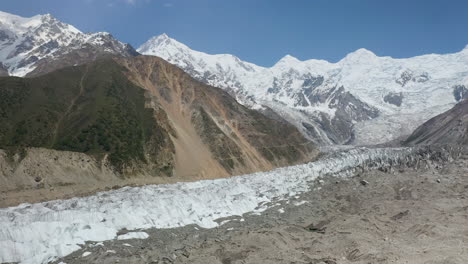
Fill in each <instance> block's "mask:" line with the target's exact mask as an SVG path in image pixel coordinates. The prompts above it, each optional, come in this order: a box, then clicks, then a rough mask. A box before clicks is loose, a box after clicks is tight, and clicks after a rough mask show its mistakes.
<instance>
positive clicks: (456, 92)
mask: <svg viewBox="0 0 468 264" xmlns="http://www.w3.org/2000/svg"><path fill="white" fill-rule="evenodd" d="M453 96H454V97H455V100H457V102H460V101H461V100H463V99H468V89H467V88H466V86H465V85H455V86H454V87H453Z"/></svg>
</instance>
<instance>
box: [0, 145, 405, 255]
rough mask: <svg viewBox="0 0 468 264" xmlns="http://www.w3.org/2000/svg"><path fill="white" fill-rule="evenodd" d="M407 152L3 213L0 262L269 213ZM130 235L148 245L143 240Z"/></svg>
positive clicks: (359, 154) (352, 156)
mask: <svg viewBox="0 0 468 264" xmlns="http://www.w3.org/2000/svg"><path fill="white" fill-rule="evenodd" d="M410 152H411V150H410V149H408V148H398V149H365V148H361V149H354V150H350V151H346V152H343V153H341V154H337V155H335V156H333V157H330V158H326V159H323V160H319V161H316V162H311V163H308V164H303V165H298V166H292V167H285V168H279V169H275V170H272V171H269V172H261V173H254V174H250V175H243V176H236V177H231V178H225V179H217V180H204V181H198V182H189V183H176V184H167V185H151V186H144V187H125V188H122V189H119V190H114V191H108V192H101V193H98V194H96V195H93V196H89V197H80V198H73V199H68V200H55V201H50V202H44V203H37V204H22V205H19V206H17V207H10V208H4V209H0V262H20V263H47V262H48V261H51V260H54V259H56V258H57V257H61V256H65V255H68V254H70V253H72V252H73V251H76V250H78V249H80V247H79V246H78V245H80V244H84V243H85V241H105V240H111V239H115V238H116V235H117V232H118V231H119V230H121V229H123V228H126V229H128V230H136V229H146V228H172V227H179V226H184V225H189V224H197V225H199V226H201V227H204V228H212V227H216V226H217V225H218V224H217V222H215V220H216V219H218V218H221V217H227V216H232V215H242V214H244V213H248V212H257V213H258V212H262V211H264V210H265V209H267V206H268V205H266V203H268V202H271V201H274V200H278V199H279V200H281V199H287V198H288V197H290V196H296V195H298V194H300V193H302V192H305V191H307V190H310V188H311V186H312V185H311V184H310V182H311V181H313V180H314V179H316V178H317V177H318V176H323V175H329V174H334V175H338V176H347V175H349V174H350V172H349V171H348V169H351V168H354V167H356V166H359V165H362V164H363V163H364V162H366V161H370V160H377V159H378V160H385V159H388V160H391V159H397V158H400V157H404V156H406V155H408V154H409V153H410ZM129 236H134V237H140V238H145V237H146V236H145V235H144V233H142V232H140V233H136V234H130V235H129Z"/></svg>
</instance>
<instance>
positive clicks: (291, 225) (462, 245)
mask: <svg viewBox="0 0 468 264" xmlns="http://www.w3.org/2000/svg"><path fill="white" fill-rule="evenodd" d="M315 186H316V188H315V189H314V190H312V191H310V192H308V193H304V194H303V195H301V196H297V197H294V198H293V199H292V200H289V201H283V202H278V203H277V204H275V206H274V207H272V208H270V209H268V210H267V211H265V212H263V213H262V214H261V215H255V214H246V215H243V216H237V217H231V218H229V219H220V222H225V221H227V220H229V221H228V222H225V223H224V224H223V225H221V226H220V227H218V228H214V229H202V228H200V227H198V226H194V225H191V226H186V227H182V228H175V229H162V230H161V229H150V230H143V231H144V232H146V233H148V234H149V237H148V238H147V239H131V240H113V241H107V242H103V243H93V242H89V243H88V244H87V245H85V246H83V249H82V250H80V251H77V252H74V253H73V254H71V255H69V256H67V257H65V258H63V259H60V260H58V261H56V263H60V262H62V263H68V264H71V263H102V264H107V263H220V264H234V263H327V264H332V263H425V264H429V263H430V264H436V263H440V264H442V263H444V264H445V263H468V160H467V159H466V158H465V159H460V160H457V161H455V162H453V163H451V164H448V165H446V166H437V167H436V168H432V169H425V170H418V171H416V170H413V169H406V170H399V171H395V172H391V173H385V172H381V171H371V172H366V173H363V174H360V175H357V176H355V177H353V178H350V179H337V178H328V179H325V180H324V181H323V180H321V181H317V182H316V183H315ZM122 233H124V232H122Z"/></svg>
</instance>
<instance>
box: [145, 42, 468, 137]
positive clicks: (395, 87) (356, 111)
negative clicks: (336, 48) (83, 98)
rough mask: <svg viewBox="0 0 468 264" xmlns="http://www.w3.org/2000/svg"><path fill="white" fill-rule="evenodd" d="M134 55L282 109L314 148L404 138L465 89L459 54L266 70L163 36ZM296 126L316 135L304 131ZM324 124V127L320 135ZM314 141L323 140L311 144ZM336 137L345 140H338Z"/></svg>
mask: <svg viewBox="0 0 468 264" xmlns="http://www.w3.org/2000/svg"><path fill="white" fill-rule="evenodd" d="M138 51H139V52H141V53H142V54H145V55H155V56H159V57H162V58H163V59H165V60H167V61H169V62H171V63H173V64H176V65H177V66H179V67H180V68H182V69H183V70H185V71H186V72H188V73H189V74H191V75H192V76H193V77H195V78H196V79H198V80H200V81H203V82H206V83H208V84H210V85H213V86H217V87H220V88H224V89H227V90H228V91H229V92H231V93H233V94H234V95H235V96H236V97H237V99H238V100H239V101H241V102H242V103H244V104H246V105H248V106H256V108H261V107H259V106H258V105H265V104H271V103H275V104H281V105H282V107H283V108H285V110H284V111H283V112H288V113H290V112H291V111H293V112H294V111H295V112H300V113H301V114H298V116H304V115H306V116H307V118H305V119H304V118H301V120H293V122H292V123H296V124H299V125H298V128H299V129H300V130H302V131H303V132H305V133H306V135H309V136H310V138H311V139H314V140H315V141H318V142H320V143H327V142H328V143H335V144H342V143H345V142H347V141H352V142H351V143H353V144H372V143H383V142H385V141H387V140H389V139H394V138H396V137H399V136H402V135H406V134H409V133H411V132H412V130H413V129H415V128H416V127H417V126H418V125H420V124H421V123H422V122H424V121H426V120H427V119H428V118H430V117H432V116H434V115H437V114H439V113H441V112H443V111H446V110H448V109H450V108H451V107H452V106H453V105H455V103H456V102H457V99H456V98H455V97H454V95H453V93H454V87H455V86H460V85H462V86H465V87H468V49H467V48H465V49H464V50H462V51H460V52H458V53H454V54H442V55H439V54H429V55H423V56H417V57H413V58H407V59H394V58H391V57H379V56H377V55H375V54H374V53H373V52H371V51H369V50H366V49H359V50H357V51H355V52H352V53H350V54H348V55H347V56H346V57H345V58H343V59H342V60H340V61H339V62H337V63H331V62H327V61H324V60H306V61H300V60H298V59H296V58H294V57H292V56H290V55H286V56H285V57H283V58H282V59H281V60H280V61H278V62H277V63H276V64H275V65H274V66H272V67H270V68H264V67H259V66H256V65H254V64H251V63H247V62H242V61H239V60H238V59H237V58H236V57H233V56H230V57H229V56H228V55H208V54H205V53H202V52H198V51H194V50H191V49H190V48H189V47H187V46H186V45H184V44H181V43H179V42H177V41H176V40H174V39H171V38H169V37H168V36H167V35H165V34H164V35H161V36H158V37H154V38H152V39H150V40H149V41H148V42H146V43H145V44H143V45H142V46H141V47H140V48H139V49H138ZM239 65H248V67H242V66H239ZM341 87H342V88H343V89H342V90H341V91H340V90H339V88H341ZM334 109H336V110H340V109H341V110H340V111H339V113H336V110H334ZM279 114H280V115H281V113H279ZM289 116H292V115H289ZM285 118H287V117H285ZM303 122H306V123H308V124H309V126H315V130H320V129H324V131H311V130H310V129H304V127H302V125H300V124H301V123H303ZM328 123H331V126H332V127H331V128H328V129H327V128H323V127H324V125H327V124H328ZM344 124H346V125H344ZM346 126H347V127H346ZM343 127H346V129H345V130H346V131H343ZM340 130H341V131H340ZM348 130H352V131H348ZM317 134H325V135H328V138H316V135H317ZM340 134H342V135H343V134H347V135H348V136H345V137H341V138H340ZM351 134H353V135H352V136H351ZM314 137H315V138H314Z"/></svg>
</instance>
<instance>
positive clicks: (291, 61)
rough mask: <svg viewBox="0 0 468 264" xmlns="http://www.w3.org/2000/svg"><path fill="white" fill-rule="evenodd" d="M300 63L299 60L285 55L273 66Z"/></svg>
mask: <svg viewBox="0 0 468 264" xmlns="http://www.w3.org/2000/svg"><path fill="white" fill-rule="evenodd" d="M299 62H301V61H300V60H299V59H297V58H296V57H293V56H291V55H289V54H287V55H286V56H284V57H283V58H281V60H279V61H278V62H277V63H276V64H275V66H277V65H292V64H297V63H299Z"/></svg>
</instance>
